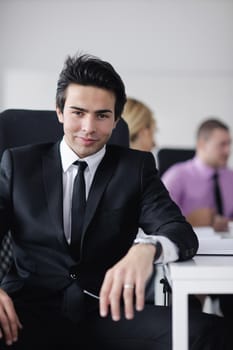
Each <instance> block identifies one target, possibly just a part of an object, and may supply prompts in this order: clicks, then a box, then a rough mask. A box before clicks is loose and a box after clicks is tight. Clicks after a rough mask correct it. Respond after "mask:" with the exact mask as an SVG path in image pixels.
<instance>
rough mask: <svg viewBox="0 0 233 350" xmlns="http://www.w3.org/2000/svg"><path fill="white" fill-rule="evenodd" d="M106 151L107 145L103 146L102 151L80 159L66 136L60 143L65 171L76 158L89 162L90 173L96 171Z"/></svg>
mask: <svg viewBox="0 0 233 350" xmlns="http://www.w3.org/2000/svg"><path fill="white" fill-rule="evenodd" d="M105 152H106V145H105V146H104V147H103V148H101V150H100V151H98V152H96V153H94V154H92V155H90V156H88V157H85V158H82V159H80V158H79V157H78V155H77V154H76V153H75V152H74V151H73V150H72V149H71V148H70V147H69V146H68V145H67V143H66V141H65V138H64V137H63V139H62V141H61V143H60V154H61V163H62V169H63V172H64V173H65V172H66V171H67V170H68V169H69V168H70V167H71V166H72V165H73V163H74V162H75V161H76V160H81V161H85V162H87V164H88V168H89V170H90V173H94V172H95V171H96V169H97V167H98V165H99V163H100V162H101V160H102V159H103V157H104V155H105Z"/></svg>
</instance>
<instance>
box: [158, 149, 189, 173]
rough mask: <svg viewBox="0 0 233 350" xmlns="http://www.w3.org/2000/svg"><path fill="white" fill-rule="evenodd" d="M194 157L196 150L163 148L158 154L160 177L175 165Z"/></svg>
mask: <svg viewBox="0 0 233 350" xmlns="http://www.w3.org/2000/svg"><path fill="white" fill-rule="evenodd" d="M194 155H195V150H194V149H182V148H161V149H160V150H159V151H158V153H157V160H158V169H159V175H160V176H162V175H163V174H164V173H165V171H166V170H167V169H168V168H170V167H171V166H172V165H173V164H175V163H180V162H184V161H185V160H188V159H191V158H193V157H194Z"/></svg>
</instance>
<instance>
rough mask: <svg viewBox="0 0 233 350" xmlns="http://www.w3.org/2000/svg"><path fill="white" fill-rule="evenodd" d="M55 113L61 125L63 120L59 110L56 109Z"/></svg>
mask: <svg viewBox="0 0 233 350" xmlns="http://www.w3.org/2000/svg"><path fill="white" fill-rule="evenodd" d="M56 112H57V118H58V120H59V122H60V123H62V124H63V122H64V118H63V113H62V111H61V110H60V108H58V107H56Z"/></svg>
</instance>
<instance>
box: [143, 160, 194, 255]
mask: <svg viewBox="0 0 233 350" xmlns="http://www.w3.org/2000/svg"><path fill="white" fill-rule="evenodd" d="M139 224H140V227H141V228H142V229H143V231H144V232H145V233H146V234H151V235H160V236H164V237H167V238H168V239H170V240H171V241H172V242H174V243H175V245H176V246H177V247H178V250H179V259H180V260H187V259H190V258H192V257H193V256H194V255H195V254H196V252H197V249H198V239H197V236H196V234H195V233H194V231H193V229H192V226H191V225H190V224H189V223H188V222H187V221H186V219H185V217H184V216H183V215H182V213H181V211H180V209H179V207H178V206H177V205H176V204H175V202H174V201H173V200H172V199H171V197H170V195H169V193H168V191H167V189H166V188H165V186H164V184H163V183H162V181H161V180H160V178H159V176H158V172H157V170H156V166H155V160H154V157H153V155H152V154H150V153H145V158H144V161H143V164H142V167H141V211H140V219H139Z"/></svg>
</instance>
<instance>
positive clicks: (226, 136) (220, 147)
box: [162, 119, 233, 323]
mask: <svg viewBox="0 0 233 350" xmlns="http://www.w3.org/2000/svg"><path fill="white" fill-rule="evenodd" d="M230 147H231V136H230V131H229V127H228V126H227V125H226V124H224V123H223V122H221V121H220V120H217V119H207V120H205V121H204V122H203V123H202V124H201V125H200V126H199V128H198V131H197V143H196V155H195V157H194V158H193V159H191V160H188V161H185V162H182V163H177V164H175V165H173V166H171V167H170V168H169V169H168V170H167V171H166V172H165V173H164V174H163V176H162V181H163V182H164V184H165V186H166V187H167V189H168V191H169V192H170V195H171V197H172V199H173V200H174V201H175V202H176V203H177V204H178V206H179V207H180V209H181V211H182V213H183V215H184V216H185V217H186V219H187V220H188V221H189V222H190V223H191V225H192V226H194V227H197V226H213V228H214V229H215V231H226V230H228V228H229V227H228V223H229V221H230V220H233V171H232V170H231V169H229V168H228V167H227V162H228V159H229V156H230ZM216 174H217V175H216ZM216 178H217V179H218V183H219V187H220V193H221V194H220V195H219V196H220V197H221V199H220V201H221V208H219V205H218V201H216V196H215V186H216V183H215V180H216ZM219 299H220V307H221V311H222V313H223V315H224V316H225V317H226V318H228V319H229V320H230V323H231V322H232V319H233V317H232V314H233V298H232V296H231V295H226V296H220V298H219Z"/></svg>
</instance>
